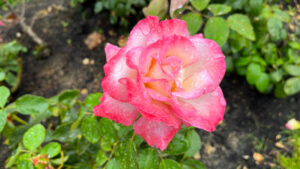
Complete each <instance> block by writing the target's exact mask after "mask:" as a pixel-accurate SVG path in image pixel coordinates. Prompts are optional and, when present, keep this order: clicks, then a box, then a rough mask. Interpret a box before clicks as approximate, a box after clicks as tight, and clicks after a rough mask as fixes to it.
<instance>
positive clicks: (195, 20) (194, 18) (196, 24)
mask: <svg viewBox="0 0 300 169" xmlns="http://www.w3.org/2000/svg"><path fill="white" fill-rule="evenodd" d="M181 19H182V20H184V21H185V22H186V24H187V27H188V30H189V32H190V34H191V35H194V34H195V33H197V32H198V31H199V29H200V28H201V26H202V24H203V20H202V17H201V15H200V14H199V13H194V12H189V13H187V14H185V15H183V16H182V17H181Z"/></svg>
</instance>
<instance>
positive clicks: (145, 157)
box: [138, 147, 159, 169]
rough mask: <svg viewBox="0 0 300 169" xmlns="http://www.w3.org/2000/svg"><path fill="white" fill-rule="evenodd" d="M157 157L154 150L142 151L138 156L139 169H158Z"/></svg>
mask: <svg viewBox="0 0 300 169" xmlns="http://www.w3.org/2000/svg"><path fill="white" fill-rule="evenodd" d="M158 160H159V157H158V154H157V151H156V150H155V149H154V148H151V147H149V148H146V149H143V150H142V151H141V152H140V153H139V155H138V164H139V168H140V169H158V167H159V163H158Z"/></svg>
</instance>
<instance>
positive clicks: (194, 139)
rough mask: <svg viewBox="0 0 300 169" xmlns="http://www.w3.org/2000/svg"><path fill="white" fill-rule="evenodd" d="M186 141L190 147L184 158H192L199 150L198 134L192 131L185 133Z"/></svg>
mask: <svg viewBox="0 0 300 169" xmlns="http://www.w3.org/2000/svg"><path fill="white" fill-rule="evenodd" d="M186 137H187V139H188V141H189V142H190V147H189V149H188V150H187V152H186V153H185V155H186V156H188V157H192V156H193V155H195V154H196V153H197V152H198V151H200V148H201V144H202V143H201V140H200V136H199V135H198V133H197V132H196V131H195V130H194V129H193V130H190V131H188V132H187V136H186Z"/></svg>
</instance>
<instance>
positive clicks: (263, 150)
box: [0, 0, 300, 169]
mask: <svg viewBox="0 0 300 169" xmlns="http://www.w3.org/2000/svg"><path fill="white" fill-rule="evenodd" d="M37 2H38V3H41V2H40V1H38V0H32V1H30V3H29V4H28V5H27V11H28V13H27V16H26V17H27V18H28V19H29V20H30V18H31V17H32V15H33V14H34V13H35V12H36V11H39V10H42V9H47V8H48V7H49V6H51V5H53V4H56V5H62V6H63V7H64V8H65V10H63V11H54V12H51V13H49V15H47V16H45V17H43V18H41V19H39V20H37V21H36V23H35V26H34V27H33V29H34V30H35V31H36V33H37V34H38V35H39V36H40V37H41V38H42V39H44V40H45V41H46V42H47V43H48V44H49V45H50V47H51V51H52V53H51V54H50V55H49V56H43V57H39V58H37V57H36V56H34V55H33V54H32V52H33V50H34V47H35V44H34V42H32V41H31V39H30V38H29V37H27V36H26V35H25V34H22V36H21V38H19V41H20V42H21V43H22V44H23V45H24V46H26V47H28V49H29V50H28V52H27V53H26V54H24V55H23V56H22V58H23V73H22V81H21V84H20V86H21V87H20V88H19V89H18V90H17V92H16V93H14V94H13V98H17V97H18V96H21V95H23V94H27V93H30V94H35V95H40V96H44V97H51V96H53V95H56V94H58V93H59V92H61V91H63V90H65V89H79V90H80V91H81V96H82V98H83V97H84V96H86V95H87V94H88V93H93V92H99V91H102V89H101V85H100V82H101V79H102V78H103V76H104V73H103V65H104V64H105V62H106V60H105V53H104V45H105V43H106V42H111V43H113V44H116V43H117V41H118V37H119V34H118V33H116V35H115V36H111V35H112V34H111V33H109V31H114V32H118V28H116V27H113V26H111V25H109V23H108V21H107V19H106V16H105V15H99V16H97V17H91V18H89V17H86V19H83V17H82V15H81V14H80V12H78V11H77V9H72V8H70V7H69V6H68V2H69V1H67V0H65V1H60V0H55V1H51V2H50V1H47V2H46V1H45V3H41V4H39V5H36V4H37ZM62 23H68V26H63V24H62ZM97 27H99V28H101V29H102V30H103V33H104V36H105V39H106V40H105V41H103V42H102V43H101V45H99V46H98V47H96V48H95V49H93V50H89V49H88V48H87V46H86V45H85V44H84V40H85V39H86V38H87V36H88V35H89V34H90V33H92V32H93V31H94V30H95V29H96V28H97ZM16 32H21V28H20V27H19V26H13V25H12V26H8V27H6V28H5V32H4V33H2V34H3V35H4V36H3V39H4V40H5V41H9V40H12V39H14V38H15V33H16ZM110 34H111V35H110ZM84 60H85V61H84ZM87 60H88V62H86V61H87ZM221 87H222V89H223V92H224V95H225V98H226V101H227V104H228V106H227V110H226V113H225V117H224V120H223V122H222V123H221V124H220V125H219V126H218V127H217V130H216V131H215V132H212V133H207V132H204V131H200V130H199V134H200V136H201V139H202V142H203V146H202V149H201V152H200V160H201V161H202V162H203V163H204V164H206V165H207V168H208V169H235V168H239V167H240V168H241V169H242V168H243V167H244V166H246V167H247V168H251V169H254V168H271V166H272V165H277V164H276V160H275V159H276V152H278V151H283V150H282V149H280V148H278V147H276V146H275V143H276V142H277V141H278V140H277V139H276V136H277V138H278V135H279V134H281V132H282V131H283V130H284V124H285V122H286V121H287V120H288V119H289V117H295V118H298V119H300V94H297V95H295V96H291V97H287V98H285V99H275V98H274V96H273V95H262V94H260V93H258V92H257V91H256V90H255V89H252V88H251V87H250V86H249V85H248V84H247V83H246V81H245V79H244V77H240V76H237V75H235V74H230V73H228V74H227V75H226V76H225V78H224V80H223V82H222V84H221ZM281 135H282V134H281ZM282 136H283V137H284V134H283V135H282ZM255 152H257V153H260V154H262V155H263V156H264V157H265V160H264V161H263V162H262V163H261V164H256V162H257V161H255V160H254V159H253V153H255ZM7 156H8V149H7V148H6V147H5V145H3V144H1V146H0V168H1V167H2V166H4V161H5V159H6V158H7Z"/></svg>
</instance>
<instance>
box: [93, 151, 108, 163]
mask: <svg viewBox="0 0 300 169" xmlns="http://www.w3.org/2000/svg"><path fill="white" fill-rule="evenodd" d="M106 161H107V156H106V154H105V152H104V151H103V150H99V151H98V153H97V156H96V164H97V166H102V165H103V164H104V163H105V162H106Z"/></svg>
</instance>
